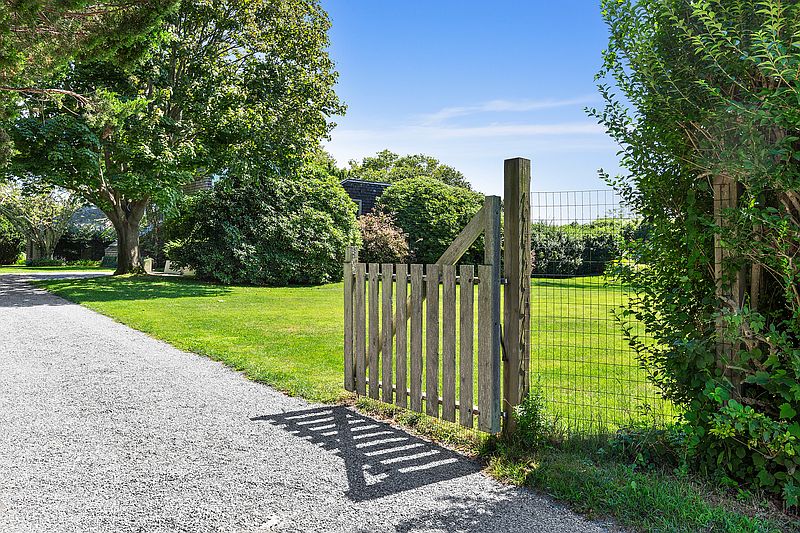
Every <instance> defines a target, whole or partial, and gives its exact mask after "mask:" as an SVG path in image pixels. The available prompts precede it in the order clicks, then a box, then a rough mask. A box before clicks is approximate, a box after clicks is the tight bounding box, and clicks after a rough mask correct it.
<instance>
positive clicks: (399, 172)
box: [345, 150, 471, 189]
mask: <svg viewBox="0 0 800 533" xmlns="http://www.w3.org/2000/svg"><path fill="white" fill-rule="evenodd" d="M345 176H346V177H347V178H352V179H360V180H367V181H381V182H384V183H395V182H398V181H400V180H404V179H407V178H433V179H435V180H439V181H442V182H444V183H446V184H448V185H454V186H456V187H463V188H465V189H471V186H470V184H469V182H468V181H467V178H466V177H464V174H462V173H461V171H459V170H456V169H455V168H453V167H451V166H449V165H445V164H444V163H442V162H441V161H439V160H438V159H436V158H435V157H433V156H429V155H425V154H413V155H412V154H409V155H403V156H401V155H398V154H396V153H394V152H392V151H390V150H383V151H380V152H378V153H377V154H375V155H374V156H368V157H365V158H364V159H362V160H361V161H356V160H351V161H350V168H349V169H348V170H347V171H345Z"/></svg>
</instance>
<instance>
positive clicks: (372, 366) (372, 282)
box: [369, 263, 381, 400]
mask: <svg viewBox="0 0 800 533" xmlns="http://www.w3.org/2000/svg"><path fill="white" fill-rule="evenodd" d="M380 305H381V304H380V301H379V300H378V264H377V263H370V264H369V397H370V398H374V399H375V400H377V399H378V398H380V392H379V390H378V372H379V371H378V344H379V343H380V322H379V321H378V309H379V308H380Z"/></svg>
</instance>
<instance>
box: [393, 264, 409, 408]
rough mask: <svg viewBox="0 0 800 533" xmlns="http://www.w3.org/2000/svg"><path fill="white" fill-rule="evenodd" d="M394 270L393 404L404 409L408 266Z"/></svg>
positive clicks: (397, 266) (406, 378)
mask: <svg viewBox="0 0 800 533" xmlns="http://www.w3.org/2000/svg"><path fill="white" fill-rule="evenodd" d="M395 270H396V272H397V297H396V299H395V302H396V304H395V308H396V309H397V319H396V320H395V329H396V330H397V333H396V344H395V345H396V348H395V350H396V355H395V359H396V366H397V371H396V373H397V377H396V383H397V391H396V393H395V398H396V399H395V402H396V403H397V405H399V406H400V407H405V406H406V405H407V399H408V392H407V388H408V377H407V376H408V360H407V357H406V354H407V353H408V348H407V342H408V307H407V299H408V280H407V277H408V265H406V264H404V263H400V264H398V265H396V266H395Z"/></svg>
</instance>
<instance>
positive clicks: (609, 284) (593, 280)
mask: <svg viewBox="0 0 800 533" xmlns="http://www.w3.org/2000/svg"><path fill="white" fill-rule="evenodd" d="M531 286H532V287H533V288H536V287H554V288H556V289H593V290H621V289H622V287H621V286H620V285H617V284H615V283H614V282H613V281H611V280H608V279H606V278H603V277H602V276H549V277H544V276H542V277H534V278H531Z"/></svg>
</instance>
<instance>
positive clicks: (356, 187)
mask: <svg viewBox="0 0 800 533" xmlns="http://www.w3.org/2000/svg"><path fill="white" fill-rule="evenodd" d="M389 185H391V184H390V183H382V182H380V181H366V180H357V179H353V178H348V179H346V180H344V181H342V187H343V188H344V190H345V191H347V194H348V195H350V198H352V199H353V201H355V202H356V203H359V204H360V205H361V211H360V213H359V214H363V213H369V212H370V211H372V210H373V208H374V207H375V201H376V200H377V199H378V197H379V196H380V195H381V194H383V191H385V190H386V188H387V187H388V186H389Z"/></svg>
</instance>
